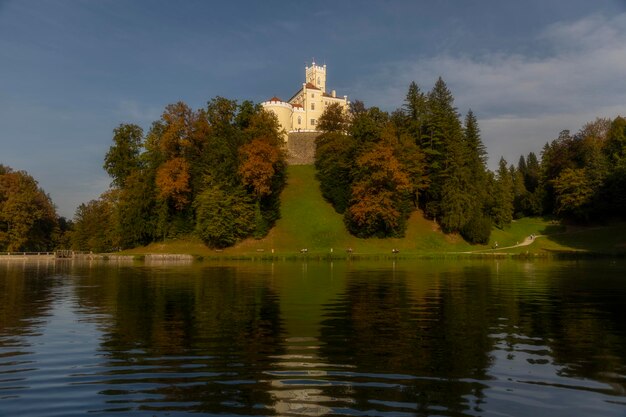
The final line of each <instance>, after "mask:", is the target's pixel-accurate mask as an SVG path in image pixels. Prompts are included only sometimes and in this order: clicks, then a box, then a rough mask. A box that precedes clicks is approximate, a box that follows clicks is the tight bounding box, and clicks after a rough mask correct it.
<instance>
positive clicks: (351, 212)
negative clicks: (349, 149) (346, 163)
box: [345, 142, 411, 237]
mask: <svg viewBox="0 0 626 417" xmlns="http://www.w3.org/2000/svg"><path fill="white" fill-rule="evenodd" d="M410 189H411V184H410V181H409V177H408V176H407V174H406V173H405V172H404V169H403V166H402V164H401V163H400V162H399V161H398V159H397V158H396V157H395V155H394V152H393V148H392V147H391V146H390V144H389V143H386V142H380V143H376V144H374V145H373V146H372V147H371V148H370V149H369V150H368V151H365V152H363V153H362V154H361V155H360V156H359V157H358V158H357V160H356V180H355V182H354V183H353V185H352V199H351V204H350V207H348V210H347V211H346V217H345V221H346V225H347V226H348V228H349V229H350V230H351V232H352V233H353V234H354V235H356V236H360V237H369V236H381V237H382V236H392V235H398V234H401V232H402V229H403V227H402V224H401V220H402V215H403V213H402V211H401V209H400V208H401V206H402V201H403V200H406V195H407V193H408V192H409V191H410Z"/></svg>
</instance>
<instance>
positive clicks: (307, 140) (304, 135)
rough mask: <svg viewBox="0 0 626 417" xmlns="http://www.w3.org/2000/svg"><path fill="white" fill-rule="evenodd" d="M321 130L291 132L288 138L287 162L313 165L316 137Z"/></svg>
mask: <svg viewBox="0 0 626 417" xmlns="http://www.w3.org/2000/svg"><path fill="white" fill-rule="evenodd" d="M319 134H320V133H319V132H291V133H289V137H288V139H287V163H288V164H289V165H312V164H313V163H314V162H315V138H316V137H318V136H319Z"/></svg>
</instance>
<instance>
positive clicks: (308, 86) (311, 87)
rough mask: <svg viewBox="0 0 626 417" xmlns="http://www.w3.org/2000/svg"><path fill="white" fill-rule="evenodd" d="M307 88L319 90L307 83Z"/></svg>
mask: <svg viewBox="0 0 626 417" xmlns="http://www.w3.org/2000/svg"><path fill="white" fill-rule="evenodd" d="M306 88H310V89H313V90H319V88H317V87H316V86H315V85H313V84H311V83H306Z"/></svg>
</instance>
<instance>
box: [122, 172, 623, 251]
mask: <svg viewBox="0 0 626 417" xmlns="http://www.w3.org/2000/svg"><path fill="white" fill-rule="evenodd" d="M281 201H282V206H281V219H279V220H278V221H277V223H276V226H275V227H274V228H273V229H272V230H271V231H270V233H269V234H268V235H267V236H266V237H265V238H263V239H259V240H256V239H247V240H245V241H243V242H241V243H239V244H237V245H236V246H234V247H232V248H227V249H224V250H223V251H219V252H216V251H214V250H211V249H209V248H207V247H206V246H205V245H203V244H202V242H200V241H199V240H195V239H188V240H186V239H179V240H171V241H167V242H163V243H154V244H151V245H149V246H147V247H143V248H136V249H134V250H131V251H127V253H190V254H193V255H197V256H204V257H206V256H224V257H246V258H248V257H261V256H271V254H272V253H273V254H274V255H275V256H299V255H300V250H301V249H305V248H306V249H307V250H308V255H307V256H311V257H312V256H328V255H330V254H331V250H332V254H333V256H336V257H344V256H346V250H347V249H348V248H351V249H352V256H359V255H363V256H373V255H383V256H389V255H391V251H392V249H398V250H399V251H400V255H401V256H411V255H415V256H443V255H451V256H452V255H458V254H467V253H473V254H504V253H512V254H526V253H529V254H549V253H561V252H598V253H624V252H625V251H626V238H625V237H624V236H626V224H623V223H619V224H614V225H611V226H610V227H588V228H581V227H577V228H572V227H569V228H568V227H565V226H562V225H560V224H559V223H556V222H553V221H549V220H545V219H541V218H524V219H520V220H518V221H514V222H513V223H512V224H511V226H510V227H509V228H506V229H504V230H499V229H494V231H493V233H492V236H491V242H490V244H489V245H485V246H481V245H469V244H468V243H466V242H465V241H464V240H463V239H462V238H461V237H460V236H458V235H446V234H444V233H442V232H441V231H440V229H439V227H438V226H437V224H436V223H435V222H433V221H430V220H427V219H425V218H424V217H423V216H422V214H421V212H420V211H416V212H414V213H413V214H412V216H411V217H410V219H409V221H408V227H407V231H406V234H405V237H403V238H389V239H377V238H371V239H359V238H356V237H354V236H352V235H350V234H349V233H348V232H347V231H346V229H345V227H344V224H343V219H342V215H341V214H338V213H336V212H335V210H334V209H333V208H332V206H331V205H330V204H329V203H328V202H326V201H325V200H324V199H323V198H322V195H321V192H320V189H319V183H318V181H317V180H316V179H315V168H314V167H313V166H312V165H291V166H289V168H288V182H287V187H286V188H285V190H284V191H283V193H282V195H281ZM531 235H533V236H535V238H534V239H531V240H528V238H529V237H530V236H531ZM496 242H497V243H498V248H497V249H496V250H494V249H493V247H494V246H495V244H496Z"/></svg>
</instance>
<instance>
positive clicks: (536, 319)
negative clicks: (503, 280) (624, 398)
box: [502, 261, 626, 395]
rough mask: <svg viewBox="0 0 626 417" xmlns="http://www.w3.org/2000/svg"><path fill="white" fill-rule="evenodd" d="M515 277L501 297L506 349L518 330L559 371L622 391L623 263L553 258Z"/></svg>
mask: <svg viewBox="0 0 626 417" xmlns="http://www.w3.org/2000/svg"><path fill="white" fill-rule="evenodd" d="M518 278H519V281H518V282H517V283H516V285H517V288H516V291H511V292H508V293H505V294H503V296H504V297H505V298H504V299H503V301H502V302H503V303H504V304H508V305H509V306H510V310H512V311H510V314H509V315H508V316H507V317H508V318H509V319H508V320H507V323H506V326H503V327H502V328H503V330H504V331H505V332H506V333H507V334H508V337H507V340H508V344H509V347H510V349H511V351H513V350H514V348H515V344H519V343H520V340H519V337H518V336H519V335H523V336H525V337H528V338H530V339H534V340H537V343H540V344H541V345H545V347H546V348H547V349H548V352H544V353H543V356H545V358H544V360H547V361H550V362H553V363H554V365H556V366H558V374H559V375H560V376H565V377H575V378H589V379H592V380H596V381H602V382H606V383H608V384H610V385H612V386H613V389H614V390H615V392H616V393H621V394H622V395H623V393H624V392H626V383H625V382H624V380H623V377H619V376H618V374H621V375H624V374H625V373H626V350H625V349H624V346H626V321H624V319H623V318H624V316H625V315H626V292H625V290H624V283H623V278H624V269H623V268H622V269H621V272H620V270H619V269H618V268H617V267H615V266H611V263H610V262H605V261H600V262H591V261H586V262H582V263H565V262H560V263H556V262H553V263H551V264H549V265H548V266H547V267H544V268H538V269H537V270H536V271H533V270H530V271H524V273H523V274H521V276H518ZM523 343H524V342H522V344H523ZM525 343H531V342H528V341H526V342H525ZM513 355H514V354H513V353H512V354H511V358H513Z"/></svg>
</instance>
